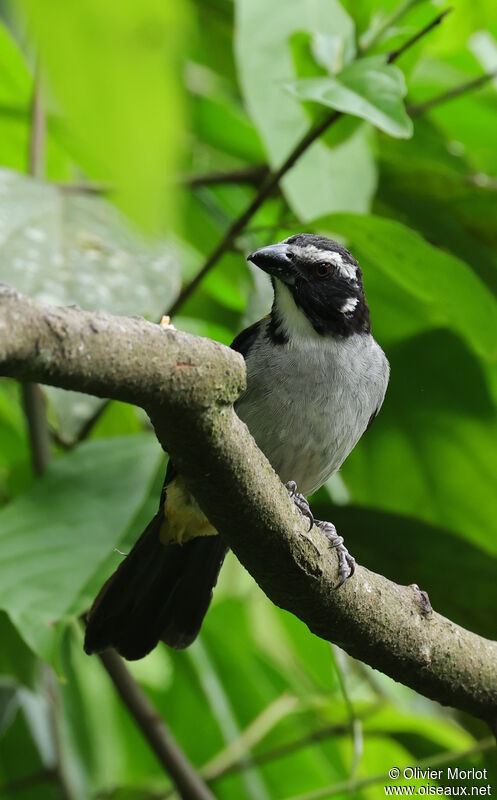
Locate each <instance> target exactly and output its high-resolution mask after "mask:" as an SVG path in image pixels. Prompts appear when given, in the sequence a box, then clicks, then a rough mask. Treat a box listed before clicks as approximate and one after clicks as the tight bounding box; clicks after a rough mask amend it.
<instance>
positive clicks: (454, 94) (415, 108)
mask: <svg viewBox="0 0 497 800" xmlns="http://www.w3.org/2000/svg"><path fill="white" fill-rule="evenodd" d="M494 78H497V70H494V71H493V72H486V73H485V74H484V75H480V77H479V78H473V80H470V81H466V82H465V83H461V84H459V85H458V86H453V87H452V88H451V89H447V91H445V92H441V94H437V95H435V97H429V98H428V100H424V101H423V102H421V103H415V104H413V105H410V106H408V107H407V112H408V114H409V115H410V116H411V117H419V116H420V114H425V113H426V112H427V111H431V110H432V108H435V107H436V106H440V105H442V103H447V102H448V101H449V100H456V99H457V98H458V97H461V95H463V94H467V93H468V92H474V91H475V90H476V89H481V87H482V86H485V84H486V83H489V81H491V80H493V79H494Z"/></svg>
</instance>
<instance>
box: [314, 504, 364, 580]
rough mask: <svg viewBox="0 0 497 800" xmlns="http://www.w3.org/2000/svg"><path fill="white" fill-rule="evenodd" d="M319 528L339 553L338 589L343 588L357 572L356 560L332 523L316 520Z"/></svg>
mask: <svg viewBox="0 0 497 800" xmlns="http://www.w3.org/2000/svg"><path fill="white" fill-rule="evenodd" d="M315 523H316V525H317V527H318V528H320V529H321V531H322V532H323V533H324V535H325V536H326V538H327V539H328V541H329V543H330V547H332V548H333V549H335V550H336V551H337V555H338V570H339V574H340V580H339V582H338V586H337V589H339V588H340V586H343V584H344V583H345V581H346V580H348V579H349V578H351V577H352V575H353V574H354V572H355V567H356V562H355V558H354V557H353V556H351V555H350V553H349V551H348V550H347V548H346V547H345V545H344V543H343V537H342V536H340V534H338V533H337V530H336V528H335V526H334V525H333V523H332V522H323V521H322V520H318V519H317V520H315Z"/></svg>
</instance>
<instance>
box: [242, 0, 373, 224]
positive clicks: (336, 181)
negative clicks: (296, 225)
mask: <svg viewBox="0 0 497 800" xmlns="http://www.w3.org/2000/svg"><path fill="white" fill-rule="evenodd" d="M302 31H305V32H307V33H309V34H311V35H313V36H315V35H317V34H320V35H329V36H332V37H335V38H338V39H339V40H340V42H341V51H342V54H343V57H344V58H350V54H351V52H352V49H353V43H352V42H353V34H354V29H353V23H352V20H351V19H350V17H349V16H348V15H347V14H346V13H345V11H344V10H343V9H342V7H341V6H340V4H339V3H338V2H337V1H336V0H317V1H316V0H304V2H302V0H276V2H274V3H273V4H272V5H271V24H270V25H268V21H267V3H266V2H264V0H238V2H237V4H236V30H235V44H236V56H237V65H238V73H239V76H240V82H241V86H242V90H243V93H244V97H245V100H246V103H247V107H248V110H249V113H250V115H251V117H252V120H253V121H254V123H255V125H256V126H257V128H258V130H259V133H260V135H261V138H262V140H263V142H264V145H265V147H266V151H267V155H268V159H269V161H270V164H271V166H272V167H278V166H279V165H280V164H281V163H282V161H283V160H284V159H285V158H286V156H287V155H288V154H289V152H290V151H291V150H292V149H293V147H294V146H295V145H296V143H297V142H298V141H299V140H300V139H301V137H302V136H303V135H304V134H305V132H306V130H307V129H308V127H309V118H308V116H307V114H306V112H305V110H304V109H303V108H302V106H301V104H300V103H299V102H298V101H297V100H296V99H295V98H293V97H291V95H289V93H288V92H286V91H285V89H284V84H285V83H288V81H289V80H292V78H297V77H298V75H297V74H296V69H295V64H294V63H293V59H292V51H291V42H290V40H291V37H292V35H293V34H295V33H299V32H302ZM375 181H376V172H375V167H374V160H373V157H372V153H371V149H370V142H369V136H368V131H367V130H365V129H364V128H363V127H360V128H358V129H356V130H355V131H354V132H353V133H352V134H351V135H350V136H349V138H347V139H346V140H345V141H344V142H342V143H341V144H339V145H336V146H335V147H333V149H331V148H329V147H327V145H326V144H325V143H324V142H319V141H318V142H316V143H315V144H313V145H312V146H311V147H310V148H309V150H308V151H307V152H306V153H305V154H304V155H303V156H302V157H301V158H300V159H299V161H298V162H297V165H296V166H295V167H294V168H293V169H292V171H291V172H290V173H289V175H287V177H286V178H285V179H284V180H283V190H284V192H285V195H286V198H287V200H288V202H289V203H290V205H291V207H292V208H293V209H294V211H295V212H296V214H297V215H298V216H299V217H300V219H302V220H310V219H312V217H313V216H317V215H322V214H327V213H330V212H331V211H338V210H351V211H366V210H367V209H368V207H369V203H370V200H371V196H372V193H373V191H374V188H375Z"/></svg>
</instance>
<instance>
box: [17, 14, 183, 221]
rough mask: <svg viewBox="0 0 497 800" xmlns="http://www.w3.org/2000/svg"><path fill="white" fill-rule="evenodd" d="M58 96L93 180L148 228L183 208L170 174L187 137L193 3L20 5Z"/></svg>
mask: <svg viewBox="0 0 497 800" xmlns="http://www.w3.org/2000/svg"><path fill="white" fill-rule="evenodd" d="M19 6H21V7H22V8H23V10H24V12H25V23H26V27H27V29H28V32H29V34H30V36H31V43H33V42H34V43H35V44H36V49H37V51H38V53H39V57H40V63H41V65H42V68H43V74H44V78H45V81H46V84H47V85H48V87H49V90H50V95H51V96H54V97H55V99H56V101H57V104H58V108H59V110H60V111H61V112H62V114H63V122H64V126H65V128H66V129H67V131H68V136H69V138H70V140H71V144H72V147H73V149H74V152H77V156H78V163H79V165H80V166H81V167H82V168H83V170H84V171H85V174H86V175H87V177H89V178H92V179H95V180H103V181H106V182H110V183H111V184H112V186H113V187H114V189H115V194H114V197H115V199H116V202H117V203H118V205H119V206H120V207H121V208H122V209H123V210H125V211H126V213H127V214H129V215H130V216H131V217H133V218H134V219H135V220H136V221H137V222H138V223H140V224H141V225H142V226H144V227H145V228H146V229H147V230H150V231H158V230H164V228H165V226H166V224H167V221H168V217H169V215H170V214H171V213H172V212H173V211H174V204H173V191H172V189H173V185H172V182H171V177H172V176H173V175H174V171H175V168H176V166H177V162H178V157H179V151H180V147H181V142H182V137H183V136H184V127H183V110H182V81H181V79H180V71H181V68H182V67H181V57H182V54H183V47H184V42H185V40H186V38H187V37H186V34H187V30H188V19H187V18H188V9H187V6H186V4H185V3H181V2H178V1H177V2H169V3H163V2H160V0H143V2H141V3H136V2H135V1H134V0H122V2H120V3H119V13H114V10H113V9H111V8H110V6H106V5H104V4H102V3H100V2H99V0H85V1H84V2H82V3H66V2H65V1H64V0H50V1H49V2H47V3H44V4H43V8H42V7H41V5H40V4H39V3H38V2H36V0H23V2H22V3H19Z"/></svg>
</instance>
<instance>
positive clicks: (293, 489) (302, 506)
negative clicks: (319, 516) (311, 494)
mask: <svg viewBox="0 0 497 800" xmlns="http://www.w3.org/2000/svg"><path fill="white" fill-rule="evenodd" d="M285 488H286V490H287V492H288V494H289V495H290V500H293V503H294V504H295V506H296V507H297V508H298V510H299V511H300V513H301V514H302V516H303V517H305V518H306V519H308V520H309V530H311V528H312V526H313V525H314V515H313V513H312V511H311V507H310V505H309V503H308V502H307V499H306V498H305V497H304V495H303V494H301V493H300V492H299V491H298V488H297V484H296V483H295V481H288V483H285Z"/></svg>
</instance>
